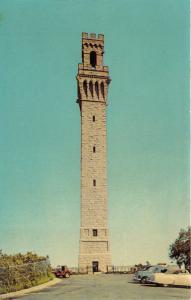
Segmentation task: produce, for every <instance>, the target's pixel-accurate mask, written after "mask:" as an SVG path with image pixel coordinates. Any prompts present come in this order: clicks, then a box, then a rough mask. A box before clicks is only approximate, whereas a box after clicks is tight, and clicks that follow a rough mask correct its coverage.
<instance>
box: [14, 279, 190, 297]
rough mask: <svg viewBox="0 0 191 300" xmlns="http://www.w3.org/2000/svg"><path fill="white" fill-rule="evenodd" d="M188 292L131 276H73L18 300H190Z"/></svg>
mask: <svg viewBox="0 0 191 300" xmlns="http://www.w3.org/2000/svg"><path fill="white" fill-rule="evenodd" d="M190 292H191V290H190V289H185V288H169V287H154V286H146V285H145V286H144V285H140V284H137V283H133V282H132V276H131V275H117V274H116V275H113V274H112V275H104V274H101V275H75V276H74V275H73V276H72V277H71V278H69V279H63V281H62V282H61V283H59V284H56V285H55V286H52V287H50V288H46V289H44V290H42V291H39V292H35V293H33V294H30V295H27V296H23V297H22V298H19V299H22V300H176V299H177V300H182V299H184V300H190V299H191V295H190ZM10 299H11V298H10ZM12 299H13V298H12ZM17 299H18V298H17Z"/></svg>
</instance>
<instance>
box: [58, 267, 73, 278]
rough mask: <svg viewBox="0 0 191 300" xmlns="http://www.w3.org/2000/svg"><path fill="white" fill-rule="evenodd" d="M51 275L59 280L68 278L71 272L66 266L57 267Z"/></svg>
mask: <svg viewBox="0 0 191 300" xmlns="http://www.w3.org/2000/svg"><path fill="white" fill-rule="evenodd" d="M53 273H54V274H55V276H56V277H59V278H69V277H70V275H72V271H71V270H69V269H68V267H67V266H57V267H56V269H54V270H53Z"/></svg>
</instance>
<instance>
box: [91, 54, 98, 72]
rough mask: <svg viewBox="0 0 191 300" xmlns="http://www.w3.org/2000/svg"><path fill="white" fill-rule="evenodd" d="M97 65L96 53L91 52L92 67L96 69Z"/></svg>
mask: <svg viewBox="0 0 191 300" xmlns="http://www.w3.org/2000/svg"><path fill="white" fill-rule="evenodd" d="M96 64H97V57H96V53H95V51H91V52H90V65H91V66H92V67H93V68H95V66H96Z"/></svg>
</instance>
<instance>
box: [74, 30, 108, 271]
mask: <svg viewBox="0 0 191 300" xmlns="http://www.w3.org/2000/svg"><path fill="white" fill-rule="evenodd" d="M103 54H104V35H102V34H98V36H96V34H94V33H91V34H90V35H88V34H87V33H84V32H83V33H82V63H80V64H79V65H78V74H77V82H78V100H77V102H78V103H79V107H80V113H81V228H80V253H79V267H87V266H88V267H90V269H93V271H94V272H96V271H106V269H107V266H108V265H111V254H110V245H109V235H108V207H107V206H108V205H107V149H106V146H107V143H106V107H107V90H108V85H109V83H110V77H109V72H108V67H106V66H104V65H103Z"/></svg>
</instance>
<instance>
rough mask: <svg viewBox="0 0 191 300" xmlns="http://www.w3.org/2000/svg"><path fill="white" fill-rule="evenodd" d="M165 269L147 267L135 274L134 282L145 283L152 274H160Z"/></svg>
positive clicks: (159, 266) (163, 267)
mask: <svg viewBox="0 0 191 300" xmlns="http://www.w3.org/2000/svg"><path fill="white" fill-rule="evenodd" d="M165 268H166V267H165V266H164V265H162V266H161V265H156V266H148V267H146V268H145V269H144V270H141V271H137V272H135V275H134V278H133V280H134V281H137V282H141V283H147V279H148V278H150V277H151V275H153V274H154V273H160V272H161V271H162V270H164V269H165Z"/></svg>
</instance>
